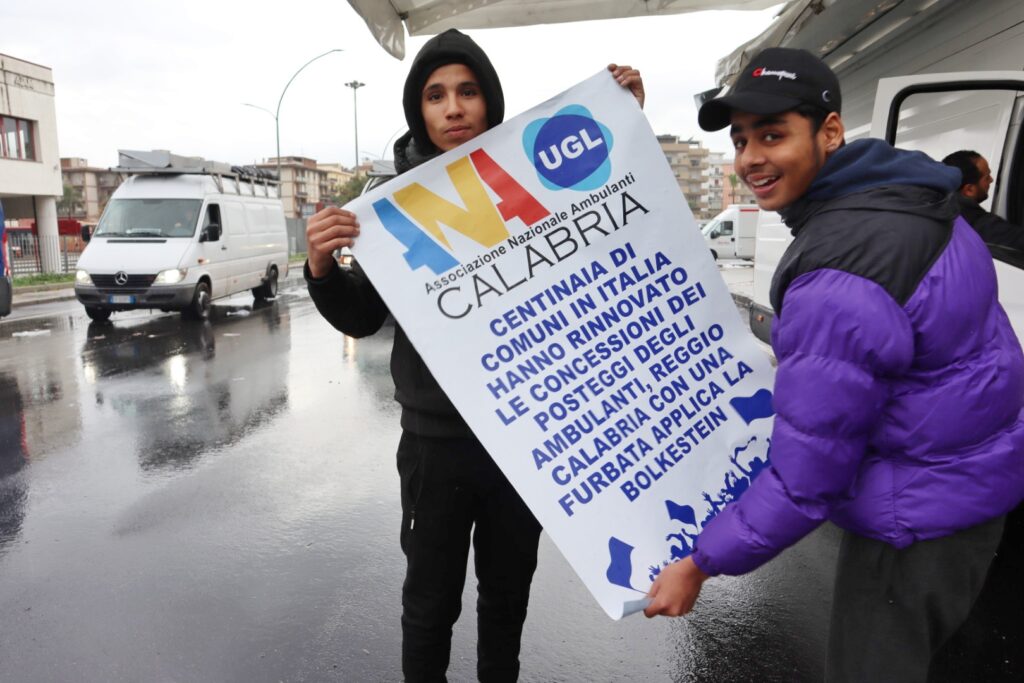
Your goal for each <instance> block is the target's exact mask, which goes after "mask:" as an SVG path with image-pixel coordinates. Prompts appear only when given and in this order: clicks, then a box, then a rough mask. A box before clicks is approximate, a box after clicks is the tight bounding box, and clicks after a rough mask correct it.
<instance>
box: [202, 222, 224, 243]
mask: <svg viewBox="0 0 1024 683" xmlns="http://www.w3.org/2000/svg"><path fill="white" fill-rule="evenodd" d="M219 239H220V223H210V224H208V225H206V226H205V227H204V228H203V232H202V233H201V234H200V235H199V241H200V242H216V241H217V240H219Z"/></svg>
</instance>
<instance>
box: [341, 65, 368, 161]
mask: <svg viewBox="0 0 1024 683" xmlns="http://www.w3.org/2000/svg"><path fill="white" fill-rule="evenodd" d="M364 85H366V84H365V83H360V82H359V81H349V82H348V83H346V84H345V86H346V87H348V88H352V119H353V121H355V128H356V139H355V143H356V145H355V150H356V151H355V157H356V165H355V167H353V169H352V170H353V172H355V174H356V175H357V176H358V175H359V103H358V100H357V99H356V91H358V90H359V89H360V88H362V87H363V86H364Z"/></svg>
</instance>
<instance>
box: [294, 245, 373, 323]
mask: <svg viewBox="0 0 1024 683" xmlns="http://www.w3.org/2000/svg"><path fill="white" fill-rule="evenodd" d="M302 271H303V274H304V275H305V277H306V287H307V289H309V295H310V297H312V299H313V303H314V304H316V310H318V311H320V315H322V316H323V317H324V319H326V320H327V322H329V323H330V324H331V325H333V326H334V327H335V329H338V330H340V331H341V332H343V333H345V334H347V335H348V336H350V337H367V336H369V335H371V334H373V333H374V332H376V331H377V330H379V329H380V328H381V326H382V325H383V324H384V321H385V320H386V319H387V317H388V308H387V306H385V305H384V300H383V299H381V298H380V294H378V293H377V290H376V289H374V287H373V285H372V284H371V283H370V278H368V277H367V276H366V272H365V271H364V270H363V269H362V268H360V267H359V264H358V263H356V262H355V261H353V262H352V268H351V270H342V269H341V268H340V267H339V266H338V264H337V263H335V264H334V267H333V268H332V269H331V271H330V272H329V273H327V275H325V276H323V277H320V278H315V277H313V276H312V274H311V273H310V272H309V261H306V264H305V266H303V269H302Z"/></svg>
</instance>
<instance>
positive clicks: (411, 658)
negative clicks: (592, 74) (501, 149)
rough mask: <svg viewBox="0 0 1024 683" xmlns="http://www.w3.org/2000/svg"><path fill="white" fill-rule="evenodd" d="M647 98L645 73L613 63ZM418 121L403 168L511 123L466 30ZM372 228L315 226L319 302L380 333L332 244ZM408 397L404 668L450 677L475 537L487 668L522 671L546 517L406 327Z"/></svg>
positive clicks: (496, 677)
mask: <svg viewBox="0 0 1024 683" xmlns="http://www.w3.org/2000/svg"><path fill="white" fill-rule="evenodd" d="M609 69H610V70H611V71H612V75H613V76H614V77H615V78H616V80H617V81H618V82H619V83H620V84H621V85H623V86H624V87H627V88H629V89H630V90H631V91H632V92H633V94H634V95H635V96H636V98H637V99H638V100H639V101H640V104H641V106H642V105H643V84H642V82H641V80H640V74H639V73H638V72H637V71H635V70H633V69H630V68H629V67H626V66H623V67H618V66H615V65H611V66H610V67H609ZM402 104H403V106H404V108H405V118H406V122H407V123H408V125H409V132H408V133H406V134H405V135H403V136H402V137H401V138H399V139H398V141H397V142H396V143H395V148H394V151H395V168H396V170H397V171H398V172H399V173H404V172H406V171H408V170H409V169H411V168H414V167H415V166H417V165H419V164H421V163H423V162H425V161H429V160H430V159H432V158H434V157H436V156H438V155H439V154H441V153H443V152H446V151H448V150H451V149H454V148H456V147H458V146H459V145H460V144H462V143H463V142H466V141H467V140H470V139H472V138H474V137H476V136H477V135H479V134H480V133H483V132H484V131H486V130H488V129H489V128H491V127H493V126H496V125H498V124H499V123H501V121H502V119H503V117H504V109H505V101H504V96H503V94H502V89H501V83H500V81H499V80H498V75H497V73H496V72H495V70H494V67H493V66H492V65H491V62H490V60H489V59H488V58H487V55H486V54H485V53H484V52H483V50H481V49H480V47H479V46H478V45H477V44H476V43H475V42H473V40H472V39H470V38H469V37H468V36H466V35H464V34H462V33H460V32H459V31H456V30H454V29H452V30H449V31H446V32H444V33H442V34H440V35H438V36H435V37H434V38H432V39H431V40H429V41H427V43H426V44H425V45H424V46H423V48H422V49H421V50H420V52H419V54H418V55H417V56H416V59H415V60H414V61H413V63H412V67H411V68H410V70H409V76H408V77H407V79H406V82H405V89H404V92H403V96H402ZM358 235H359V223H358V221H357V220H356V217H355V215H354V214H352V213H351V212H349V211H345V210H343V209H338V208H328V209H324V210H323V211H321V212H319V213H317V214H316V215H315V216H313V217H312V218H310V220H309V225H308V227H307V229H306V236H307V242H308V250H309V260H308V261H307V263H306V270H305V275H306V281H307V283H308V287H309V292H310V295H311V296H312V298H313V302H314V303H315V304H316V307H317V309H318V310H319V311H320V313H321V314H322V315H323V316H324V317H325V318H326V319H327V320H328V321H329V322H330V323H331V324H332V325H334V327H336V328H337V329H339V330H341V331H342V332H344V333H345V334H347V335H350V336H353V337H363V336H367V335H370V334H373V333H375V332H376V331H377V330H379V329H380V327H381V326H382V325H383V323H384V320H385V318H387V315H388V310H387V307H386V306H385V304H384V302H383V301H382V300H381V298H380V296H379V295H378V294H377V291H376V290H375V289H374V287H373V285H372V284H371V283H370V281H369V279H368V278H367V277H366V274H365V272H364V271H363V270H362V269H361V268H360V267H359V265H358V263H356V264H354V265H353V267H352V269H351V270H350V271H347V272H346V271H342V270H341V269H340V268H339V267H338V265H337V262H336V261H335V259H334V256H333V252H334V251H335V250H337V249H340V248H341V247H345V246H351V244H352V241H353V240H354V239H355V238H356V237H357V236H358ZM391 374H392V376H393V377H394V380H395V399H396V400H397V401H398V402H399V403H400V404H401V405H402V420H401V424H402V438H401V441H400V442H399V445H398V472H399V476H400V479H401V500H402V530H401V544H402V551H403V552H404V553H405V556H406V560H407V567H406V576H405V583H404V585H403V586H402V670H403V673H404V675H405V679H406V680H407V681H443V680H446V679H445V672H446V670H447V668H448V660H449V655H450V651H451V633H452V626H453V625H454V624H455V621H456V620H457V619H458V617H459V612H460V611H461V607H462V588H463V584H464V583H465V578H466V563H467V558H468V554H469V543H470V538H471V537H472V542H473V548H474V553H475V555H474V556H475V564H476V576H477V580H478V582H479V585H478V591H479V593H478V599H477V629H478V634H477V637H478V640H477V660H478V661H477V674H478V676H479V678H480V680H481V681H514V680H516V679H517V678H518V675H519V648H520V636H521V634H522V629H523V622H524V620H525V619H526V608H527V602H528V600H529V592H530V582H531V580H532V578H533V572H534V569H536V566H537V543H538V539H539V537H540V531H541V528H540V524H538V523H537V520H536V519H534V517H533V515H532V514H531V513H530V511H529V510H528V509H527V507H526V505H525V504H524V503H523V501H522V499H521V498H520V497H519V495H518V494H517V493H516V492H515V490H514V489H513V488H512V486H511V485H510V484H509V482H508V480H507V479H505V476H504V475H503V474H502V472H501V470H499V469H498V467H497V465H495V463H494V461H493V460H492V459H491V457H490V455H488V453H487V452H486V451H485V450H484V448H483V446H482V445H481V444H480V442H479V441H478V440H477V438H476V437H475V436H474V435H473V433H472V431H471V430H470V429H469V426H468V425H467V424H466V423H465V421H464V420H463V419H462V417H461V416H460V415H459V413H458V412H457V411H456V410H455V407H454V406H453V405H452V402H451V401H450V400H449V398H448V396H447V395H445V393H444V391H443V390H442V389H441V387H440V386H439V385H438V383H437V380H436V379H434V377H433V375H431V373H430V370H429V369H428V368H427V366H426V364H425V363H424V362H423V359H422V358H421V357H420V355H419V354H418V353H417V352H416V349H415V348H413V346H412V344H411V343H410V341H409V338H408V337H407V336H406V335H405V332H404V331H403V330H402V328H401V326H398V325H396V326H395V341H394V348H393V350H392V352H391Z"/></svg>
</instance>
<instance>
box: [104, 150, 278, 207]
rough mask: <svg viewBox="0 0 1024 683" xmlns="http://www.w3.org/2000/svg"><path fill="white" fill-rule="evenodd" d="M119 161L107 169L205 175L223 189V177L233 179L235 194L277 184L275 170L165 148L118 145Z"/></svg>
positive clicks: (140, 172) (266, 189)
mask: <svg viewBox="0 0 1024 683" xmlns="http://www.w3.org/2000/svg"><path fill="white" fill-rule="evenodd" d="M117 154H118V164H117V166H115V167H114V168H112V169H110V170H111V171H114V172H116V173H124V174H126V175H207V176H210V177H211V178H212V179H213V181H214V182H215V183H216V184H217V189H218V190H219V191H220V192H221V193H223V192H224V180H225V179H228V180H231V181H233V183H232V184H233V185H234V188H233V189H234V191H235V193H237V194H243V190H248V191H247V192H244V193H245V194H252V195H253V196H256V188H257V186H262V187H263V193H264V194H265V195H266V196H268V197H269V196H270V191H269V190H270V188H271V187H277V185H278V178H277V174H276V173H273V172H271V171H267V170H264V169H260V168H256V167H255V166H232V165H230V164H226V163H224V162H221V161H208V160H206V159H203V158H202V157H185V156H181V155H178V154H172V153H171V152H169V151H167V150H165V149H154V150H152V151H148V152H147V151H142V150H133V149H119V150H118V151H117Z"/></svg>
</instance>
